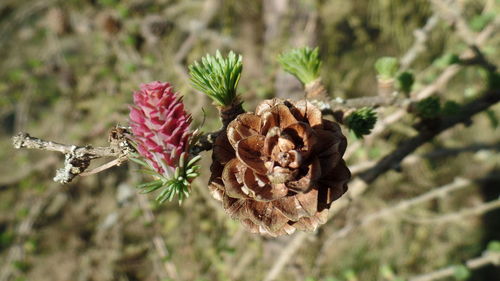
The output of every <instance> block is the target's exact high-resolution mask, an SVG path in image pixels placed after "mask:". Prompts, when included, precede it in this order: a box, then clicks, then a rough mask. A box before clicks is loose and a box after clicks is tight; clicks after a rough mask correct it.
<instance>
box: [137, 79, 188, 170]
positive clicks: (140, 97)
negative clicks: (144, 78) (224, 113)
mask: <svg viewBox="0 0 500 281" xmlns="http://www.w3.org/2000/svg"><path fill="white" fill-rule="evenodd" d="M130 120H131V122H130V123H131V124H130V126H131V129H132V133H133V139H134V141H135V142H136V143H137V150H138V152H139V154H140V155H141V156H143V157H144V158H145V160H146V162H148V164H149V165H150V166H152V167H153V168H154V169H155V170H156V171H157V172H158V173H159V174H165V173H167V174H168V170H169V168H168V166H170V167H172V168H175V167H176V166H177V164H178V162H179V157H180V156H181V154H182V153H183V152H185V151H186V150H187V149H188V142H189V138H190V135H191V133H190V131H189V125H190V123H191V116H190V115H189V114H187V113H186V111H185V110H184V104H183V103H182V98H180V97H179V96H178V94H177V93H175V92H174V91H173V88H172V86H171V85H170V83H166V82H159V81H155V82H151V83H147V84H142V85H141V88H140V90H139V91H136V92H135V93H134V105H133V106H131V107H130Z"/></svg>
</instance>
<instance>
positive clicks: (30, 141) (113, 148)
mask: <svg viewBox="0 0 500 281" xmlns="http://www.w3.org/2000/svg"><path fill="white" fill-rule="evenodd" d="M127 133H128V132H127V130H126V129H124V128H119V127H117V128H115V129H113V130H112V131H111V132H110V135H109V138H108V141H109V144H110V145H109V146H106V147H92V146H90V145H87V146H76V145H67V144H61V143H57V142H53V141H47V140H43V139H39V138H36V137H32V136H30V135H29V134H28V133H25V132H21V133H19V134H17V135H16V136H14V137H13V138H12V144H13V146H14V148H16V149H21V148H27V149H39V150H47V151H55V152H60V153H62V154H64V155H65V159H64V167H62V168H60V169H57V171H56V175H55V177H54V181H55V182H59V183H63V184H66V183H69V182H71V181H72V180H73V179H74V178H75V177H76V176H78V175H83V174H84V172H85V170H86V169H87V168H88V167H89V165H90V162H91V161H92V160H94V159H98V158H103V157H113V158H116V159H115V160H116V161H115V162H114V164H115V165H117V166H119V165H121V164H122V163H123V162H126V161H127V159H128V156H129V154H130V153H131V152H132V151H134V149H133V147H132V146H131V145H130V143H129V141H128V139H127V136H126V135H127ZM115 165H112V166H115ZM112 166H110V165H107V164H106V165H104V166H103V167H106V168H110V167H112ZM98 169H100V170H99V171H102V170H103V168H102V167H99V168H98ZM88 174H91V173H90V172H89V173H88Z"/></svg>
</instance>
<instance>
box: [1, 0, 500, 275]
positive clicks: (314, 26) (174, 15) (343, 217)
mask: <svg viewBox="0 0 500 281" xmlns="http://www.w3.org/2000/svg"><path fill="white" fill-rule="evenodd" d="M431 2H432V1H428V0H414V1H404V0H364V1H362V0H353V1H345V0H317V1H314V0H272V1H265V0H262V1H238V0H182V1H181V0H156V1H149V0H123V1H120V0H65V1H61V0H23V1H19V0H1V1H0V122H1V124H2V126H1V127H0V281H7V280H16V281H22V280H34V281H45V280H51V281H63V280H75V281H91V280H92V281H104V280H120V281H134V280H141V281H149V280H161V281H166V280H197V281H202V280H267V281H270V280H307V281H344V280H345V281H361V280H363V281H365V280H387V281H390V280H407V279H408V278H411V277H414V276H420V275H422V274H426V273H429V272H433V271H435V270H438V269H440V268H445V267H447V266H453V265H459V264H462V263H463V262H465V261H467V260H470V259H472V258H475V257H480V256H481V254H482V253H483V251H484V250H485V249H486V248H487V245H488V244H489V245H490V246H491V245H492V243H491V242H492V241H495V240H500V211H499V209H495V208H489V209H486V210H484V209H481V210H482V211H477V210H479V209H478V208H476V207H477V206H483V205H484V202H488V201H491V200H497V199H498V197H499V195H500V178H499V175H500V157H499V155H498V150H499V149H500V129H499V120H498V118H499V116H500V115H499V114H500V107H499V106H498V105H496V106H494V107H493V108H492V109H491V110H488V111H487V112H485V113H481V114H479V115H477V116H476V117H474V118H473V119H472V120H471V122H470V124H469V126H463V125H460V126H457V127H456V128H454V129H452V130H448V131H446V132H445V133H443V134H442V135H440V136H439V137H438V138H436V139H435V140H433V141H432V143H429V144H427V145H425V146H423V147H422V148H421V149H419V150H418V151H417V152H416V153H415V154H414V155H412V156H411V157H410V159H407V161H406V160H405V161H404V162H403V163H402V164H401V165H400V166H399V167H397V169H395V170H394V171H391V172H389V173H386V174H385V175H384V176H382V177H381V178H379V179H378V180H377V181H376V182H375V183H374V184H372V185H370V186H369V189H368V191H367V192H366V193H365V194H364V195H363V196H362V197H361V198H360V199H357V200H356V201H354V202H352V203H351V204H350V205H349V207H348V208H345V209H343V210H342V211H340V212H339V213H338V214H335V216H334V218H333V219H331V220H330V221H329V222H328V223H327V224H326V225H324V226H323V227H321V228H320V229H319V230H318V231H317V233H312V234H309V235H307V236H306V237H305V239H301V240H297V239H295V240H294V238H295V236H294V235H292V236H290V237H281V238H266V237H260V236H256V235H251V234H249V233H246V232H245V231H244V230H243V229H242V227H241V226H240V224H239V223H238V222H235V221H232V220H231V219H230V218H229V217H228V216H226V215H225V213H224V211H223V209H222V207H221V206H220V205H219V203H218V202H217V201H215V200H213V199H212V198H211V196H210V194H209V192H208V190H207V188H206V182H207V179H208V176H209V170H208V167H209V163H210V152H206V153H204V154H203V155H204V159H203V163H202V164H203V167H204V169H203V170H202V176H201V177H200V178H198V179H197V180H196V182H195V184H194V185H193V191H192V195H191V197H190V198H189V199H188V200H187V201H186V202H184V203H183V204H182V206H179V205H178V203H177V202H171V203H167V204H163V205H161V206H160V205H157V204H155V203H154V201H153V200H152V199H153V198H154V197H152V196H146V195H138V193H137V190H136V189H135V186H136V185H137V184H138V183H140V182H141V181H142V179H141V177H142V175H140V173H139V172H138V171H137V169H138V168H137V167H133V166H128V165H124V166H122V167H115V168H112V169H110V170H107V171H105V172H102V173H100V174H97V175H93V176H88V177H82V178H77V179H76V180H75V181H74V182H72V183H71V184H68V185H65V186H62V185H59V184H56V183H54V182H53V181H52V177H53V176H54V174H55V169H56V168H58V167H60V166H61V165H62V155H59V154H56V153H50V152H40V151H32V150H30V151H28V150H14V149H13V148H12V145H11V137H12V135H14V134H16V133H17V132H18V131H27V132H29V133H30V134H31V135H33V136H37V137H40V138H44V139H49V140H54V141H57V142H61V143H67V144H79V145H84V144H92V145H95V146H98V145H106V142H107V135H108V131H109V130H110V129H111V128H113V127H114V126H115V125H117V124H119V125H127V122H128V121H127V120H128V118H127V114H128V104H130V103H131V102H132V92H133V91H134V90H136V89H138V88H139V84H140V83H143V82H150V81H153V80H161V81H170V82H171V83H172V84H173V85H175V88H176V89H177V90H178V91H179V92H180V93H182V94H183V95H184V100H185V102H186V104H187V105H188V106H187V109H188V111H189V112H190V113H191V114H192V115H193V118H194V123H195V124H194V126H193V127H197V126H199V125H200V124H201V123H202V122H203V120H204V119H205V122H204V131H207V132H208V131H212V130H216V129H217V128H219V126H220V123H219V121H218V118H217V114H216V110H215V108H214V107H213V106H212V105H211V104H210V101H209V99H208V98H207V97H205V96H203V95H202V94H200V93H197V92H196V91H194V90H193V89H192V88H191V87H190V86H189V81H188V73H187V66H188V65H189V64H190V63H192V62H193V61H194V60H198V59H200V58H201V56H203V55H205V54H206V53H214V52H215V51H216V50H217V49H219V50H221V51H223V52H227V51H228V50H234V51H236V52H238V53H240V54H242V55H243V58H244V71H243V76H242V79H241V81H240V86H239V93H240V94H241V96H242V97H243V100H245V101H246V103H245V105H244V107H245V108H246V109H247V110H253V108H254V106H255V104H256V103H257V102H259V101H261V100H262V99H265V98H270V97H274V96H277V97H300V96H301V95H302V86H301V85H300V83H299V82H298V81H296V79H295V78H294V77H292V76H291V75H289V74H287V73H285V72H284V71H283V70H282V69H281V68H280V67H279V64H278V62H277V60H276V58H277V55H278V54H279V53H281V52H283V51H286V50H289V49H290V48H292V47H301V46H306V45H308V46H313V47H314V46H318V47H319V49H320V56H321V58H322V60H323V65H322V78H323V81H324V82H325V85H326V87H327V89H328V91H329V93H330V95H331V96H332V97H342V98H351V97H361V96H372V95H375V94H376V91H375V90H374V89H376V87H377V80H376V74H375V70H374V68H373V64H374V62H375V61H376V60H377V58H379V57H382V56H394V57H398V58H404V57H405V55H407V54H408V53H409V52H410V53H411V52H414V53H411V54H414V55H415V56H414V58H412V59H411V60H409V63H407V65H406V69H408V70H410V71H412V72H413V73H414V74H415V78H416V82H415V85H414V90H418V89H419V88H422V87H424V86H426V85H430V84H433V83H435V82H436V79H438V78H439V77H440V75H441V74H442V73H443V72H445V71H447V70H448V69H449V67H450V65H449V58H450V56H453V54H461V53H462V52H464V51H466V50H467V48H468V47H467V44H466V42H464V40H463V38H461V36H459V34H458V33H457V32H456V29H455V28H454V26H453V25H452V24H450V20H449V19H448V18H447V17H446V16H443V14H446V13H444V12H442V11H440V10H439V9H438V8H437V6H436V5H433V4H432V3H431ZM434 2H435V1H434ZM448 2H450V1H448ZM450 3H452V4H449V5H447V6H448V7H450V8H451V9H452V11H458V14H460V15H462V16H463V17H462V19H463V20H464V23H465V24H466V26H467V27H468V28H469V29H470V31H471V32H472V33H473V34H480V33H481V32H482V31H483V30H484V29H485V28H487V26H488V25H489V24H491V23H492V22H494V21H498V17H499V14H500V1H498V0H457V1H451V2H450ZM497 31H498V29H497ZM499 34H500V33H499V32H496V33H495V32H491V33H490V34H489V36H488V37H487V38H486V39H485V40H483V41H484V42H482V46H481V49H482V51H483V53H484V54H485V55H486V56H487V57H488V59H489V60H490V61H491V62H493V63H496V64H497V65H498V63H500V49H499V48H498V46H499V44H500V36H499ZM422 36H423V37H422ZM419 38H420V39H419ZM422 38H424V39H423V40H422ZM419 40H420V41H419ZM416 42H420V43H419V44H420V45H418V44H417V45H416ZM422 42H423V43H422ZM415 46H417V49H418V48H419V49H418V50H417V51H415V49H413V48H415ZM412 50H413V51H412ZM448 78H449V79H448V80H447V81H446V83H444V84H443V83H441V84H440V87H439V90H438V91H436V94H437V95H438V96H440V97H441V99H442V100H446V101H448V100H452V101H456V102H459V103H462V102H466V101H468V100H470V99H473V98H474V97H477V96H478V95H479V94H480V93H481V89H482V88H483V87H484V85H485V74H484V72H482V71H481V69H480V68H478V67H467V68H461V69H459V70H457V71H456V73H453V75H452V76H451V77H448ZM391 110H392V111H393V110H395V109H391V108H389V109H387V110H381V111H380V112H379V114H380V115H379V116H382V117H383V116H387V115H388V114H390V112H391ZM413 123H415V117H412V116H410V115H408V116H405V117H404V118H403V119H401V120H400V121H399V122H396V123H394V124H392V125H390V126H388V128H387V130H385V131H384V132H382V133H380V134H378V136H376V137H373V138H370V137H367V138H365V139H364V140H363V141H362V142H361V143H360V142H359V141H358V140H356V138H355V137H354V135H353V134H350V133H349V132H348V131H345V132H344V133H345V134H346V135H347V136H348V139H349V143H354V144H356V143H357V144H358V146H355V147H356V149H354V150H352V151H350V152H351V153H350V155H349V158H348V163H349V165H350V166H351V169H354V170H355V169H356V168H357V169H363V164H366V163H370V161H373V160H376V159H379V158H380V157H381V156H383V155H385V154H387V153H388V152H390V151H391V150H392V149H393V148H395V147H396V146H397V144H398V142H399V141H401V140H404V139H406V138H408V137H410V136H413V135H415V134H416V131H415V129H414V128H412V126H411V124H413ZM359 144H361V145H359ZM101 163H104V162H101ZM97 164H98V163H93V165H97ZM461 180H465V181H466V182H465V183H464V182H463V181H462V182H461ZM450 183H452V184H455V185H458V186H459V188H456V189H455V190H454V191H453V192H447V193H443V194H442V195H440V196H434V197H432V198H429V199H428V200H422V201H421V202H419V204H413V205H411V208H405V209H404V210H402V209H396V210H395V209H392V211H389V212H386V214H385V215H381V216H380V217H377V218H376V219H371V220H369V221H368V222H366V220H364V219H366V218H368V217H369V216H370V215H374V214H375V215H377V214H379V215H380V214H381V213H380V212H383V210H391V209H390V208H391V207H394V206H397V205H396V204H398V203H399V202H407V201H408V200H411V198H415V197H416V196H419V195H422V194H425V193H426V192H429V191H432V190H435V189H438V188H439V187H441V186H445V187H446V186H447V185H448V184H450ZM457 183H458V184H457ZM470 210H476V211H470ZM450 216H451V219H450ZM359 222H363V223H359ZM360 224H361V225H360ZM346 227H347V228H349V229H347V228H346ZM346 229H347V230H348V233H347V232H344V233H346V234H345V235H343V234H342V233H341V234H340V235H339V234H338V233H339V231H341V230H343V231H345V230H346ZM293 243H295V244H293ZM493 245H494V243H493ZM497 246H498V245H497ZM287 249H293V251H291V250H290V251H289V252H285V253H284V251H287ZM287 254H288V255H290V257H288V259H287V262H286V263H285V264H283V265H279V264H278V265H277V264H276V262H277V260H280V259H278V257H282V256H286V255H287ZM280 266H281V267H280ZM273 270H274V272H273ZM276 270H278V271H277V272H275V271H276ZM452 273H453V274H451V276H450V277H447V278H445V279H442V280H492V281H494V280H500V269H499V267H495V266H493V265H489V266H484V267H481V268H480V269H478V270H473V271H467V270H466V269H465V268H464V267H459V266H458V267H454V269H453V272H452ZM425 280H434V279H425ZM436 280H437V279H436Z"/></svg>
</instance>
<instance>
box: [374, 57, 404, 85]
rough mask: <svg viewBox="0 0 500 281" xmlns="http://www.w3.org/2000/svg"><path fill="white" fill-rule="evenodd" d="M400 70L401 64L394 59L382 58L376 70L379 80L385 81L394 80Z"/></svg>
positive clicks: (377, 63) (376, 64) (376, 65)
mask: <svg viewBox="0 0 500 281" xmlns="http://www.w3.org/2000/svg"><path fill="white" fill-rule="evenodd" d="M398 69H399V62H398V59H396V58H394V57H381V58H379V59H378V60H377V61H376V62H375V70H376V71H377V74H378V76H379V78H380V79H383V80H387V79H392V78H394V76H396V73H397V72H398Z"/></svg>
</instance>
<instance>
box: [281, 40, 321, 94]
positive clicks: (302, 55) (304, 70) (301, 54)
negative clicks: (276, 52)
mask: <svg viewBox="0 0 500 281" xmlns="http://www.w3.org/2000/svg"><path fill="white" fill-rule="evenodd" d="M278 61H279V62H280V63H281V65H282V66H283V68H284V69H285V71H286V72H288V73H290V74H292V75H294V76H295V77H297V78H298V79H299V80H300V81H301V82H302V83H303V84H304V85H306V84H308V83H310V82H312V81H314V80H316V79H318V78H319V68H320V66H321V61H320V59H319V54H318V48H314V49H311V48H309V47H304V48H297V49H293V50H291V51H289V52H286V53H283V54H281V55H280V56H279V57H278Z"/></svg>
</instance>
